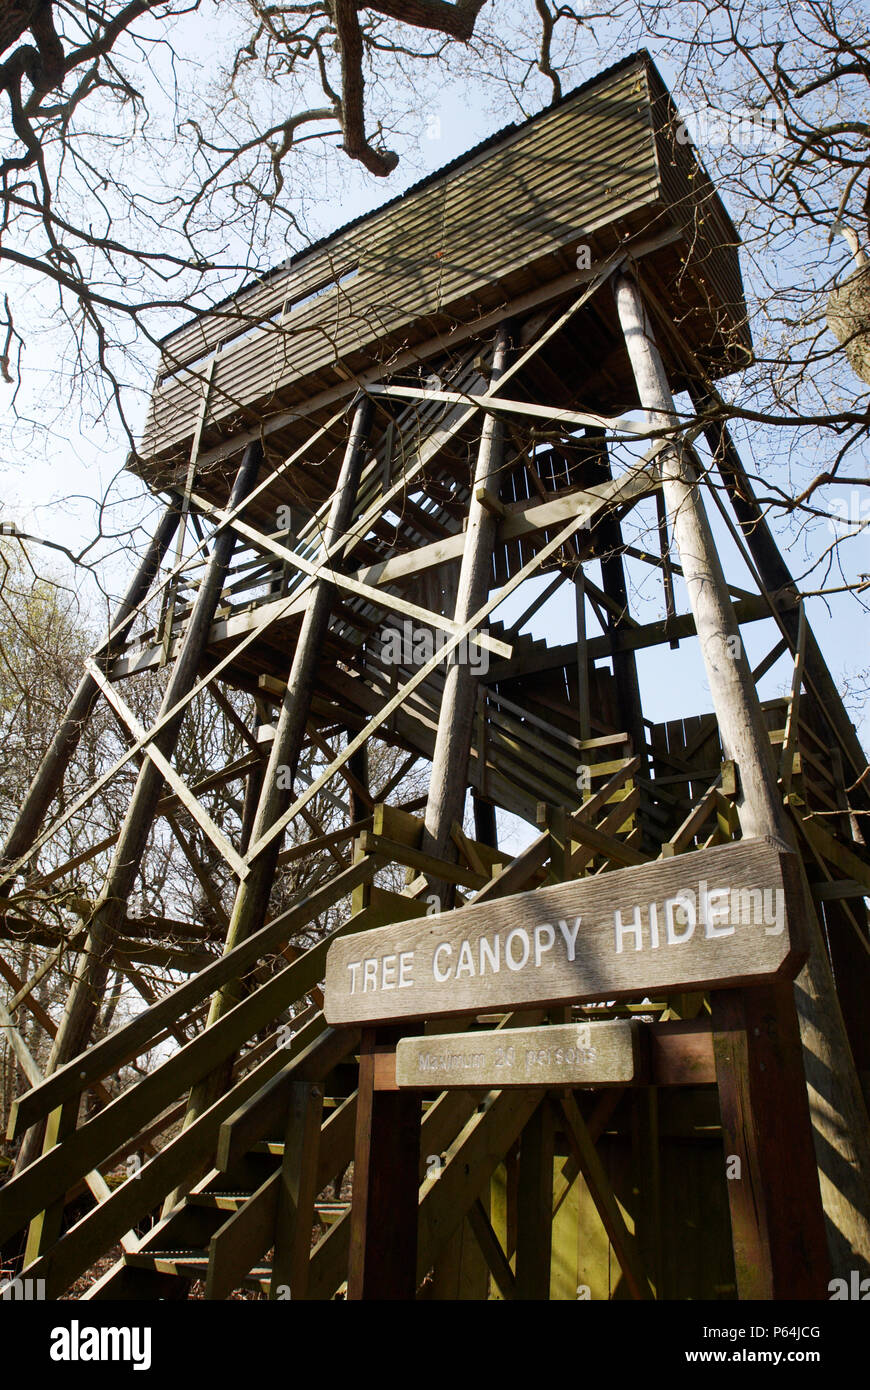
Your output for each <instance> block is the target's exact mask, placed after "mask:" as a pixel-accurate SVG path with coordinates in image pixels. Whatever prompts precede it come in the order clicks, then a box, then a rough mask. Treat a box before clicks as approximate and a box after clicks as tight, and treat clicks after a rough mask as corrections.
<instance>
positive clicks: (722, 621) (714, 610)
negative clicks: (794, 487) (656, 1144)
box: [616, 275, 870, 1298]
mask: <svg viewBox="0 0 870 1390" xmlns="http://www.w3.org/2000/svg"><path fill="white" fill-rule="evenodd" d="M616 305H617V311H618V314H619V318H620V322H621V324H622V329H623V333H624V334H625V341H626V347H627V349H628V354H629V358H630V360H631V364H632V369H633V371H634V375H635V379H636V381H637V387H638V395H639V398H640V402H641V405H642V406H643V407H644V409H646V411H647V413H648V418H649V422H650V425H651V426H652V428H653V429H656V430H666V429H669V428H671V429H672V428H674V426H675V425H676V423H677V416H676V412H675V410H674V402H673V398H672V396H671V392H670V388H669V386H668V382H667V376H666V374H665V370H664V366H663V364H662V360H661V357H660V356H659V353H658V349H657V347H656V344H655V339H654V337H653V333H652V327H651V325H650V321H649V318H648V316H647V313H646V309H645V306H644V304H643V300H642V298H641V296H640V293H639V291H638V288H637V285H636V284H635V282H634V281H633V280H632V279H630V278H629V277H627V276H625V275H620V276H619V277H618V279H617V283H616ZM659 457H660V460H661V473H662V489H663V492H664V496H665V502H666V504H667V508H668V512H669V514H670V519H671V525H672V528H673V535H674V540H675V543H676V547H677V550H678V553H679V557H680V562H681V565H682V568H683V574H684V577H685V581H686V588H687V590H688V595H689V602H690V605H691V608H692V612H693V615H694V618H695V626H696V630H697V633H698V639H699V642H700V646H701V653H702V656H703V660H704V665H705V668H706V672H707V679H708V682H709V685H710V692H711V695H712V697H713V705H714V709H715V713H716V718H717V722H718V725H719V734H720V738H721V740H722V747H723V750H724V754H725V757H726V758H730V759H733V760H734V762H735V763H736V765H737V769H738V774H739V779H740V786H739V788H738V796H737V803H736V804H737V808H738V812H739V815H740V823H741V827H742V830H743V834H744V836H745V837H752V836H774V837H776V838H778V839H780V840H782V841H784V842H785V843H787V844H790V845H792V846H794V844H795V840H794V835H793V832H792V828H791V825H790V822H789V821H788V818H787V815H786V812H785V810H784V808H783V805H782V801H781V799H780V796H779V792H778V789H777V785H776V776H775V769H774V766H773V760H772V757H771V752H770V741H769V739H768V736H767V730H766V728H765V725H764V721H763V717H762V713H761V706H760V703H759V700H758V695H757V692H756V689H755V684H754V681H753V679H752V671H751V669H750V666H749V663H748V661H747V659H746V655H745V653H744V651H743V646H742V643H741V640H740V632H739V628H738V626H737V622H736V619H735V616H734V611H733V607H732V605H731V601H730V597H729V593H728V588H727V585H726V583H725V578H724V575H723V573H722V568H721V564H720V561H719V557H718V554H717V552H716V546H715V542H714V539H713V535H712V532H711V530H710V526H709V522H708V520H707V516H706V513H705V511H704V506H703V502H702V501H701V497H700V494H699V487H698V478H697V475H696V472H695V469H694V467H693V466H692V464H691V462H690V460H689V457H688V456H687V455H686V453H685V451H684V450H682V449H681V448H680V447H679V446H678V445H675V444H667V445H666V446H665V447H664V448H663V449H662V450H661V452H660V455H659ZM795 860H796V865H797V870H798V872H797V873H796V875H795V879H796V883H797V888H796V891H795V899H796V900H795V901H794V902H793V903H791V904H790V908H791V910H792V911H793V912H794V913H795V915H796V916H797V917H798V918H799V919H800V922H801V926H802V928H803V930H804V931H805V933H806V939H807V943H808V945H809V948H810V961H809V963H808V965H807V967H805V969H804V971H803V972H802V974H801V976H800V977H799V980H798V984H797V1004H798V1013H799V1015H801V1014H802V1013H805V1012H806V1011H805V1009H804V1006H803V1004H802V1001H801V996H802V995H803V996H804V997H806V995H807V993H808V990H807V989H806V986H802V981H804V980H807V981H811V982H812V985H811V988H812V1004H813V1007H814V1008H815V1009H816V1012H815V1017H813V1016H812V1015H810V1016H809V1017H807V1020H806V1021H807V1028H805V1029H804V1030H803V1041H804V1048H805V1057H806V1075H805V1074H804V1066H803V1065H802V1064H801V1053H800V1049H799V1048H798V1047H797V1045H794V1046H790V1044H791V1043H793V1041H794V1033H793V1031H792V1030H791V1029H790V1028H789V1027H788V1024H787V1020H786V1019H785V1018H783V1017H782V1013H781V1011H782V1009H783V1008H784V1005H783V1003H782V997H781V995H777V994H776V993H775V991H773V990H771V989H766V990H763V991H754V992H753V993H754V996H755V997H754V998H753V999H752V1000H751V1001H750V1000H749V999H748V998H747V1000H746V1001H744V1004H743V1007H744V1009H745V1011H746V1014H747V1016H748V1015H749V1013H750V1012H751V1011H754V1010H761V1011H762V1012H763V1013H764V1014H765V1015H766V1016H771V1017H773V1018H774V1019H775V1020H778V1022H777V1037H778V1046H777V1048H776V1050H775V1051H772V1052H771V1053H770V1054H769V1055H767V1056H766V1058H761V1056H760V1048H761V1035H760V1033H759V1035H756V1034H755V1033H754V1032H753V1033H747V1035H746V1038H745V1053H743V1054H740V1053H739V1052H736V1051H734V1050H732V1051H731V1052H730V1053H726V1051H725V1050H724V1049H722V1048H720V1050H719V1056H720V1058H721V1059H722V1062H721V1079H720V1093H721V1095H722V1096H723V1105H724V1106H725V1107H726V1110H727V1106H728V1105H729V1104H731V1103H732V1102H731V1100H729V1097H733V1096H734V1095H735V1093H736V1090H737V1089H742V1090H743V1091H744V1092H746V1091H747V1089H748V1088H749V1086H750V1078H751V1076H752V1074H753V1072H754V1070H755V1068H756V1066H757V1067H758V1068H761V1067H762V1065H764V1066H766V1067H767V1068H772V1069H773V1070H772V1072H771V1074H770V1075H769V1076H768V1078H767V1080H768V1083H769V1084H770V1085H771V1094H778V1095H779V1096H780V1098H781V1099H780V1103H781V1104H782V1105H785V1106H786V1107H787V1109H788V1110H789V1113H791V1114H792V1115H793V1116H795V1117H800V1121H799V1123H797V1124H796V1127H795V1128H794V1129H793V1130H792V1131H791V1132H788V1133H787V1132H786V1131H785V1130H784V1129H783V1127H782V1126H781V1125H780V1122H779V1118H778V1114H777V1108H776V1107H769V1108H767V1109H763V1110H761V1111H756V1112H755V1113H754V1128H755V1143H756V1163H757V1169H758V1172H759V1173H760V1174H763V1181H764V1185H765V1188H766V1189H769V1190H770V1191H775V1190H776V1188H777V1183H779V1182H782V1181H783V1177H782V1174H783V1173H784V1171H785V1170H786V1169H787V1168H789V1166H790V1165H794V1164H796V1163H797V1164H798V1165H799V1166H801V1165H802V1160H801V1158H800V1157H796V1150H797V1148H798V1147H800V1146H803V1145H806V1144H807V1143H808V1142H809V1140H810V1136H811V1134H812V1130H811V1128H810V1108H809V1103H808V1099H807V1090H806V1086H807V1081H809V1082H810V1084H811V1085H812V1087H813V1089H814V1091H817V1090H818V1077H817V1071H818V1068H817V1063H818V1062H819V1061H822V1063H823V1065H824V1066H827V1067H829V1068H830V1070H831V1072H833V1073H836V1074H838V1075H839V1074H841V1073H846V1074H847V1075H848V1074H849V1073H851V1081H850V1082H848V1083H847V1085H846V1086H843V1085H842V1084H841V1083H839V1082H837V1083H835V1088H837V1089H838V1091H839V1094H838V1101H839V1103H840V1104H841V1106H842V1108H841V1109H840V1111H839V1113H837V1112H833V1113H831V1114H828V1115H820V1114H819V1110H820V1107H819V1105H818V1103H817V1099H816V1096H814V1097H813V1102H814V1103H813V1119H814V1124H815V1130H816V1133H815V1138H816V1143H817V1157H818V1159H819V1162H820V1165H821V1166H822V1169H823V1173H822V1178H823V1181H822V1188H823V1190H824V1192H825V1210H826V1213H827V1215H828V1218H829V1232H828V1235H829V1238H828V1249H829V1251H830V1253H831V1256H832V1258H834V1259H835V1260H836V1253H837V1252H836V1246H837V1241H836V1239H835V1238H832V1236H833V1234H834V1231H835V1230H837V1231H841V1232H842V1233H843V1234H847V1235H848V1237H849V1238H850V1243H851V1245H852V1247H853V1250H854V1251H855V1253H856V1254H857V1253H858V1252H860V1253H861V1255H862V1257H863V1258H867V1257H868V1256H870V1226H868V1219H867V1218H868V1212H870V1194H868V1191H867V1177H868V1173H870V1144H868V1134H867V1123H866V1112H865V1111H864V1107H863V1101H862V1099H861V1096H860V1090H859V1088H858V1084H857V1078H855V1076H854V1065H853V1062H852V1058H851V1055H850V1053H849V1049H848V1043H847V1041H846V1037H845V1030H844V1028H843V1023H842V1017H841V1016H840V1013H839V1007H838V1005H837V1001H836V995H835V992H834V988H833V981H832V978H831V973H830V967H829V966H828V963H827V957H826V956H825V952H824V947H823V944H822V940H821V935H820V932H819V928H818V919H817V917H816V914H815V911H814V909H813V907H812V903H811V900H810V898H809V891H808V888H807V886H806V882H805V880H804V879H803V875H802V872H801V868H800V860H799V858H798V856H797V854H796V855H795ZM762 995H763V996H764V997H762ZM810 1029H811V1030H812V1033H813V1044H812V1046H811V1047H808V1043H809V1030H810ZM820 1042H821V1047H822V1049H823V1052H824V1057H823V1058H819V1056H818V1053H819V1044H820ZM814 1054H815V1055H814ZM726 1057H727V1060H726ZM735 1065H740V1066H741V1067H742V1068H743V1070H744V1075H743V1076H742V1078H741V1081H740V1086H739V1087H737V1085H736V1083H735V1079H734V1076H733V1067H734V1066H735ZM823 1085H824V1090H826V1091H827V1092H828V1093H829V1094H830V1093H831V1091H832V1086H831V1082H830V1080H828V1081H826V1082H824V1083H823ZM856 1101H857V1105H856ZM739 1123H740V1117H739V1115H738V1114H737V1113H736V1111H735V1112H728V1113H723V1125H724V1126H725V1127H726V1128H729V1129H731V1130H732V1132H735V1133H736V1132H737V1131H738V1128H739ZM853 1126H854V1127H855V1132H854V1137H853V1138H852V1139H851V1140H849V1139H847V1140H846V1141H845V1142H846V1146H847V1147H848V1148H850V1150H851V1153H852V1155H853V1156H854V1158H855V1160H856V1162H855V1169H854V1170H853V1171H851V1172H850V1173H849V1174H848V1175H847V1176H846V1178H845V1186H846V1188H847V1190H848V1198H849V1199H850V1200H849V1201H848V1202H847V1203H845V1204H844V1202H843V1201H842V1200H841V1198H842V1195H843V1194H841V1193H840V1192H837V1191H836V1185H837V1182H838V1181H842V1179H841V1176H840V1174H839V1173H837V1174H836V1175H835V1174H831V1176H830V1178H828V1177H827V1175H826V1174H825V1172H824V1169H825V1164H826V1155H825V1148H826V1146H828V1147H830V1146H831V1142H832V1140H833V1141H835V1142H834V1147H835V1148H840V1149H841V1151H842V1148H843V1136H842V1130H844V1129H845V1131H846V1134H847V1135H850V1136H851V1135H852V1133H853ZM828 1166H830V1165H829V1164H828ZM831 1179H833V1182H832V1181H831ZM832 1188H833V1192H832ZM834 1193H836V1195H834ZM729 1194H730V1198H731V1207H732V1223H733V1224H734V1225H735V1226H736V1227H739V1226H740V1225H741V1224H743V1223H745V1222H746V1221H752V1222H754V1223H755V1225H756V1228H757V1229H756V1240H757V1243H758V1248H759V1249H760V1250H761V1251H762V1252H763V1258H764V1262H765V1266H766V1269H767V1271H768V1277H769V1278H771V1279H774V1278H775V1279H776V1280H777V1290H778V1292H777V1296H778V1297H781V1298H785V1297H789V1296H794V1297H802V1296H804V1295H803V1294H801V1293H795V1294H793V1295H792V1294H790V1292H789V1289H790V1284H789V1280H790V1279H791V1280H792V1285H791V1286H793V1287H794V1288H796V1289H803V1288H804V1287H805V1283H804V1277H803V1275H802V1273H801V1271H800V1270H799V1268H797V1267H796V1266H794V1265H792V1266H791V1274H790V1273H789V1269H790V1264H789V1260H790V1258H791V1254H790V1252H791V1253H793V1245H794V1231H793V1222H792V1221H791V1220H787V1221H785V1222H780V1221H779V1220H778V1219H771V1220H770V1221H769V1222H768V1223H767V1224H766V1225H765V1224H763V1223H762V1221H761V1217H760V1214H759V1213H758V1212H757V1211H755V1210H753V1209H752V1206H751V1200H750V1199H749V1198H748V1195H747V1194H745V1193H744V1191H743V1189H742V1188H741V1186H740V1184H739V1183H737V1182H732V1183H730V1184H729ZM819 1201H820V1196H819V1187H818V1185H817V1184H816V1183H813V1182H811V1183H809V1184H808V1185H807V1186H806V1187H805V1188H804V1190H803V1194H802V1200H801V1208H802V1211H803V1213H804V1226H805V1234H806V1237H807V1239H814V1241H815V1244H814V1247H813V1251H812V1261H813V1263H814V1265H815V1267H816V1269H818V1270H824V1269H825V1265H826V1262H827V1259H826V1251H825V1247H824V1242H820V1241H819V1240H818V1234H817V1233H818V1229H819V1223H818V1220H817V1215H818V1204H819ZM774 1210H776V1211H779V1207H778V1206H777V1207H775V1208H774ZM854 1257H855V1256H854V1255H853V1258H854ZM837 1263H839V1261H837ZM739 1277H740V1275H739V1271H738V1281H739ZM740 1293H741V1296H744V1297H745V1296H750V1295H748V1294H746V1293H745V1292H744V1290H743V1289H741V1290H740Z"/></svg>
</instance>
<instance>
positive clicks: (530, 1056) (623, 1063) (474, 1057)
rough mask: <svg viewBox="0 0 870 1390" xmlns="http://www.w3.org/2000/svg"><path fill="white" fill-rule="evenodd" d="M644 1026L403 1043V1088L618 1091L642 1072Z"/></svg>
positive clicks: (625, 1022)
mask: <svg viewBox="0 0 870 1390" xmlns="http://www.w3.org/2000/svg"><path fill="white" fill-rule="evenodd" d="M638 1027H639V1025H638V1024H635V1023H633V1022H632V1021H631V1020H629V1019H608V1020H606V1021H602V1022H601V1023H587V1022H580V1023H565V1024H555V1025H553V1026H550V1027H543V1028H512V1029H510V1030H509V1031H508V1030H505V1029H499V1030H497V1031H492V1032H484V1031H482V1030H478V1031H477V1032H475V1033H439V1034H435V1035H432V1034H430V1035H429V1036H428V1037H420V1038H402V1039H401V1040H400V1042H399V1044H398V1046H397V1047H396V1081H397V1082H398V1084H399V1086H400V1087H409V1086H410V1087H416V1088H418V1089H419V1088H431V1087H433V1086H435V1087H437V1088H438V1089H439V1090H447V1089H449V1088H450V1087H454V1086H456V1087H461V1088H462V1089H463V1090H468V1088H469V1087H470V1086H482V1087H485V1088H486V1089H489V1088H490V1087H498V1088H499V1089H500V1090H503V1089H507V1088H508V1087H511V1086H621V1085H629V1084H630V1083H631V1082H632V1081H634V1079H635V1077H636V1075H637V1070H638V1056H637V1053H638V1040H637V1030H638Z"/></svg>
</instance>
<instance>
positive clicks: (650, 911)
mask: <svg viewBox="0 0 870 1390" xmlns="http://www.w3.org/2000/svg"><path fill="white" fill-rule="evenodd" d="M793 859H794V856H793V855H791V854H789V853H784V852H783V850H782V847H781V846H780V845H778V844H776V843H774V842H773V841H771V840H769V839H758V840H744V841H741V842H739V843H737V844H728V845H721V846H719V847H717V848H715V849H708V850H698V851H695V852H694V853H692V854H687V855H679V856H674V857H671V858H668V859H660V860H656V861H655V862H653V863H650V864H642V865H638V866H637V867H633V868H630V869H621V870H617V871H615V872H613V873H607V874H601V875H598V876H595V877H592V878H587V879H578V880H576V881H574V882H570V883H560V884H556V885H554V886H553V887H549V888H539V889H537V890H536V891H534V892H529V893H518V894H516V895H515V896H513V897H507V898H502V899H501V900H497V901H495V902H487V903H480V904H479V905H477V906H475V905H474V904H471V905H470V906H467V907H463V908H458V909H457V910H456V911H453V912H445V913H439V914H436V915H433V916H431V917H427V918H425V919H422V920H421V919H420V918H419V917H417V918H415V919H413V920H412V921H408V922H398V923H393V924H391V925H390V926H386V927H379V928H377V929H375V930H372V931H367V932H360V933H357V934H355V935H353V936H345V937H342V938H340V939H339V940H337V941H336V942H334V943H333V945H332V946H331V947H330V949H329V953H328V955H327V958H326V990H325V1004H324V1011H325V1014H326V1018H327V1020H328V1022H329V1023H330V1024H344V1023H378V1022H389V1021H392V1020H396V1019H401V1018H434V1017H437V1016H440V1015H447V1014H462V1013H469V1012H472V1013H473V1012H479V1011H481V1010H491V1009H513V1008H519V1007H525V1006H529V1005H543V1004H567V1003H572V1002H575V1001H580V1000H595V999H619V998H625V997H630V996H632V995H640V996H644V995H648V994H651V993H653V992H662V991H669V990H697V989H711V988H721V987H727V986H736V985H747V984H755V983H758V982H760V981H763V980H769V979H771V978H772V977H773V976H776V975H779V976H789V977H793V976H794V975H796V974H797V972H798V970H799V969H800V967H801V965H802V963H803V961H804V959H805V955H806V953H805V951H803V950H802V949H801V946H800V943H799V942H798V941H797V940H796V939H795V934H794V931H793V929H792V928H791V927H790V924H789V916H790V914H789V911H788V904H789V900H790V898H791V896H792V892H793V890H791V891H790V889H789V884H790V882H791V872H792V867H793V864H792V862H790V861H793Z"/></svg>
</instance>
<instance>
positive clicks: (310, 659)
mask: <svg viewBox="0 0 870 1390" xmlns="http://www.w3.org/2000/svg"><path fill="white" fill-rule="evenodd" d="M371 417H372V405H371V401H370V400H369V399H368V398H367V397H361V398H360V400H359V401H358V402H357V404H356V407H355V409H354V414H353V420H352V423H351V428H350V434H349V437H348V442H347V447H346V449H345V454H344V459H343V462H342V466H341V471H340V474H339V478H338V482H337V483H336V488H335V495H334V497H333V500H332V506H331V508H330V512H329V518H328V520H327V523H326V527H325V530H324V534H323V547H324V550H325V552H326V553H329V552H330V551H331V550H332V548H333V547H334V546H335V544H336V542H337V541H338V539H339V538H340V537H341V536H342V535H343V534H344V532H345V531H346V530H347V528H348V526H349V525H350V522H351V520H352V517H353V511H354V506H355V503H356V494H357V486H358V484H359V477H360V473H361V472H362V465H363V458H364V454H365V446H366V440H367V437H368V432H369V426H370V423H371ZM334 595H335V586H334V585H333V584H330V583H329V582H328V581H326V580H317V581H316V582H315V583H314V585H313V586H312V589H311V591H310V594H309V598H308V604H307V607H306V609H305V615H304V617H303V619H302V625H301V627H300V630H299V637H298V639H297V642H296V649H295V651H294V653H293V660H292V663H291V666H290V674H289V676H288V677H287V689H286V690H285V692H284V697H283V700H282V704H281V713H280V715H279V717H278V724H277V727H276V730H275V737H274V739H273V741H272V748H271V752H270V755H269V762H268V765H267V767H266V771H265V774H264V776H263V787H262V792H261V794H260V799H259V803H258V805H257V812H256V815H255V817H254V823H253V829H252V831H251V841H252V843H254V844H256V842H257V841H258V840H259V838H260V837H261V836H262V835H265V833H266V831H267V830H269V829H270V827H271V826H272V825H273V824H274V823H275V821H277V820H278V819H279V817H280V816H281V815H282V813H283V812H284V811H285V810H286V808H287V806H288V805H289V803H290V798H291V794H292V784H293V781H294V779H295V777H296V767H297V763H298V760H299V754H300V752H301V751H302V745H303V742H304V740H305V726H306V724H307V721H308V715H309V711H310V708H311V697H312V694H313V691H314V678H315V675H316V671H317V663H318V661H319V660H320V655H321V651H322V648H323V642H324V639H325V637H326V632H327V628H328V626H329V619H330V614H331V612H332V605H333V600H334ZM280 849H281V837H280V836H275V837H274V839H273V840H272V841H271V842H270V843H269V845H268V846H267V847H266V849H265V850H264V851H263V853H262V854H260V855H258V856H257V858H256V859H255V861H254V863H253V865H252V867H251V872H250V873H249V875H248V877H247V878H246V879H244V880H243V881H242V882H241V883H240V884H239V887H238V891H237V893H236V898H235V902H234V903H233V910H232V914H231V916H230V925H229V928H228V931H227V938H226V946H225V951H231V950H232V949H233V947H234V946H237V945H238V944H239V942H241V941H244V940H245V939H246V938H247V937H248V936H250V935H251V933H252V932H255V931H257V930H258V929H259V928H260V927H261V926H262V924H263V922H264V920H265V916H266V909H267V906H268V903H269V894H270V892H271V890H272V883H273V881H274V877H275V869H276V865H277V861H278V854H279V852H280ZM240 998H241V986H240V984H239V983H238V981H235V980H231V981H229V982H228V983H227V984H226V985H224V986H223V987H222V988H221V989H220V990H219V992H218V993H217V994H215V996H214V998H213V999H212V1001H211V1007H210V1009H209V1014H208V1026H211V1025H212V1024H213V1023H216V1022H217V1021H218V1019H220V1018H222V1017H223V1015H224V1014H225V1013H226V1012H227V1010H228V1009H230V1008H232V1006H233V1005H234V1004H235V1003H237V1002H238V1000H239V999H240ZM227 1079H228V1073H227V1069H226V1066H225V1067H223V1068H221V1069H220V1070H219V1071H216V1072H215V1073H213V1074H212V1075H210V1076H207V1077H205V1078H204V1079H203V1080H202V1081H201V1082H200V1083H199V1084H198V1085H197V1086H195V1087H194V1089H193V1090H192V1091H191V1095H190V1100H189V1103H188V1111H187V1116H186V1119H185V1125H189V1124H192V1123H193V1121H194V1120H195V1119H196V1117H197V1116H198V1115H201V1114H202V1113H203V1111H204V1110H206V1109H207V1108H208V1106H209V1105H211V1104H212V1102H213V1101H214V1100H215V1099H216V1097H217V1096H218V1095H219V1094H220V1092H221V1090H222V1089H223V1087H224V1086H225V1084H226V1081H227ZM177 1197H178V1194H177V1193H173V1194H172V1198H173V1200H177Z"/></svg>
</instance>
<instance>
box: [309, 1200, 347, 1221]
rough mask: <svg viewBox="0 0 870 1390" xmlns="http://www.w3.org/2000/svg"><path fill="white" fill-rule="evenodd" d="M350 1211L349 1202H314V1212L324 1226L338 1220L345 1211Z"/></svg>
mask: <svg viewBox="0 0 870 1390" xmlns="http://www.w3.org/2000/svg"><path fill="white" fill-rule="evenodd" d="M348 1211H350V1202H315V1203H314V1213H315V1215H316V1216H317V1217H319V1219H320V1220H321V1221H322V1222H323V1223H324V1225H325V1226H332V1225H334V1224H335V1222H336V1221H340V1220H341V1218H342V1217H343V1216H344V1214H345V1212H348Z"/></svg>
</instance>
